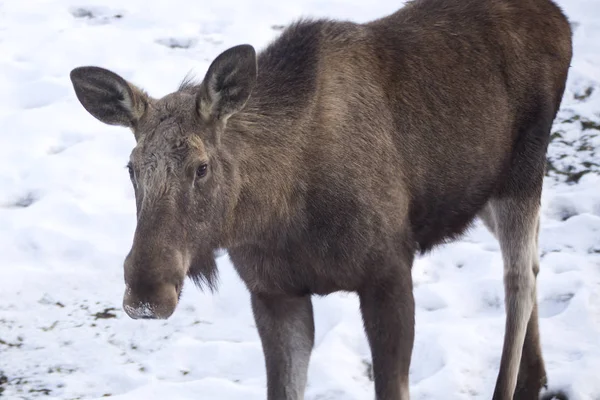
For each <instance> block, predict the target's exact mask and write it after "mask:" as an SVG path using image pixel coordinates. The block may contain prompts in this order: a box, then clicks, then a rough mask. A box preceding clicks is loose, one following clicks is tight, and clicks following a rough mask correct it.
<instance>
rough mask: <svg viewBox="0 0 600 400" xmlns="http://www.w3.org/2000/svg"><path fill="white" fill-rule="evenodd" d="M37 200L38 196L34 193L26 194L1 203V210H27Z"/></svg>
mask: <svg viewBox="0 0 600 400" xmlns="http://www.w3.org/2000/svg"><path fill="white" fill-rule="evenodd" d="M38 200H39V196H38V195H37V194H36V193H34V192H27V193H24V194H23V195H21V196H18V197H17V198H15V199H12V200H9V201H6V202H2V204H0V206H1V207H3V208H27V207H29V206H31V205H32V204H33V203H35V202H36V201H38Z"/></svg>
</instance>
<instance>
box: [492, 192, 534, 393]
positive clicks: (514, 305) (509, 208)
mask: <svg viewBox="0 0 600 400" xmlns="http://www.w3.org/2000/svg"><path fill="white" fill-rule="evenodd" d="M534 193H536V194H535V195H530V196H529V195H521V196H514V197H503V198H500V199H493V200H491V201H490V207H491V208H492V214H493V220H494V224H495V226H494V228H495V233H496V236H497V238H498V240H499V242H500V247H501V249H502V257H503V261H504V290H505V298H506V300H505V303H506V329H505V333H504V346H503V349H502V359H501V362H500V371H499V374H498V379H497V382H496V388H495V391H494V397H493V399H494V400H512V399H513V396H514V398H518V399H526V398H527V399H534V398H535V399H537V398H538V396H539V390H540V388H541V385H542V384H543V382H542V381H543V379H544V378H543V377H545V372H544V366H543V360H542V357H541V350H540V343H539V329H538V321H537V318H538V317H537V304H536V282H535V281H536V275H537V270H538V268H539V261H538V255H537V233H538V223H539V222H538V221H539V217H538V212H539V193H537V192H536V191H534ZM530 368H531V369H530ZM520 369H523V370H522V371H521V372H519V371H520ZM525 369H526V370H525ZM516 388H518V391H517V392H515V389H516ZM530 396H532V397H530Z"/></svg>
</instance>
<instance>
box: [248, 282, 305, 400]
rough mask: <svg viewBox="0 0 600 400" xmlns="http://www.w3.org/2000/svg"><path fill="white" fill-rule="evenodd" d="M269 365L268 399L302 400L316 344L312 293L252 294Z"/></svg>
mask: <svg viewBox="0 0 600 400" xmlns="http://www.w3.org/2000/svg"><path fill="white" fill-rule="evenodd" d="M251 299H252V310H253V312H254V319H255V320H256V327H257V328H258V333H259V335H260V339H261V341H262V346H263V352H264V355H265V363H266V367H267V398H268V400H302V399H304V389H305V387H306V379H307V372H308V363H309V359H310V354H311V352H312V348H313V344H314V320H313V309H312V302H311V298H310V296H303V297H288V296H275V297H273V296H264V295H259V294H252V295H251Z"/></svg>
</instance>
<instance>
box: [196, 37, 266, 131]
mask: <svg viewBox="0 0 600 400" xmlns="http://www.w3.org/2000/svg"><path fill="white" fill-rule="evenodd" d="M255 84H256V52H255V51H254V47H252V46H250V45H248V44H243V45H240V46H235V47H232V48H230V49H229V50H225V51H224V52H223V53H221V54H220V55H219V56H218V57H217V58H216V59H215V60H214V61H213V62H212V64H211V65H210V67H208V71H207V72H206V76H205V77H204V81H203V82H202V85H200V92H199V94H198V112H199V113H200V115H201V116H202V117H203V118H205V119H216V120H222V121H225V120H227V118H228V117H230V116H231V115H232V114H235V113H236V112H238V111H241V110H242V109H243V108H244V106H245V105H246V102H247V101H248V99H249V98H250V94H251V93H252V89H254V86H255Z"/></svg>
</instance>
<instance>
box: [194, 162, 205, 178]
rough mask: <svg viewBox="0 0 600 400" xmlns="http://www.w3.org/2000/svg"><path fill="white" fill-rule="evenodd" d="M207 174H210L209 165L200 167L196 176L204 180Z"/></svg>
mask: <svg viewBox="0 0 600 400" xmlns="http://www.w3.org/2000/svg"><path fill="white" fill-rule="evenodd" d="M206 172H208V164H200V166H199V167H198V168H196V176H197V177H198V178H204V177H205V176H206Z"/></svg>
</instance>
